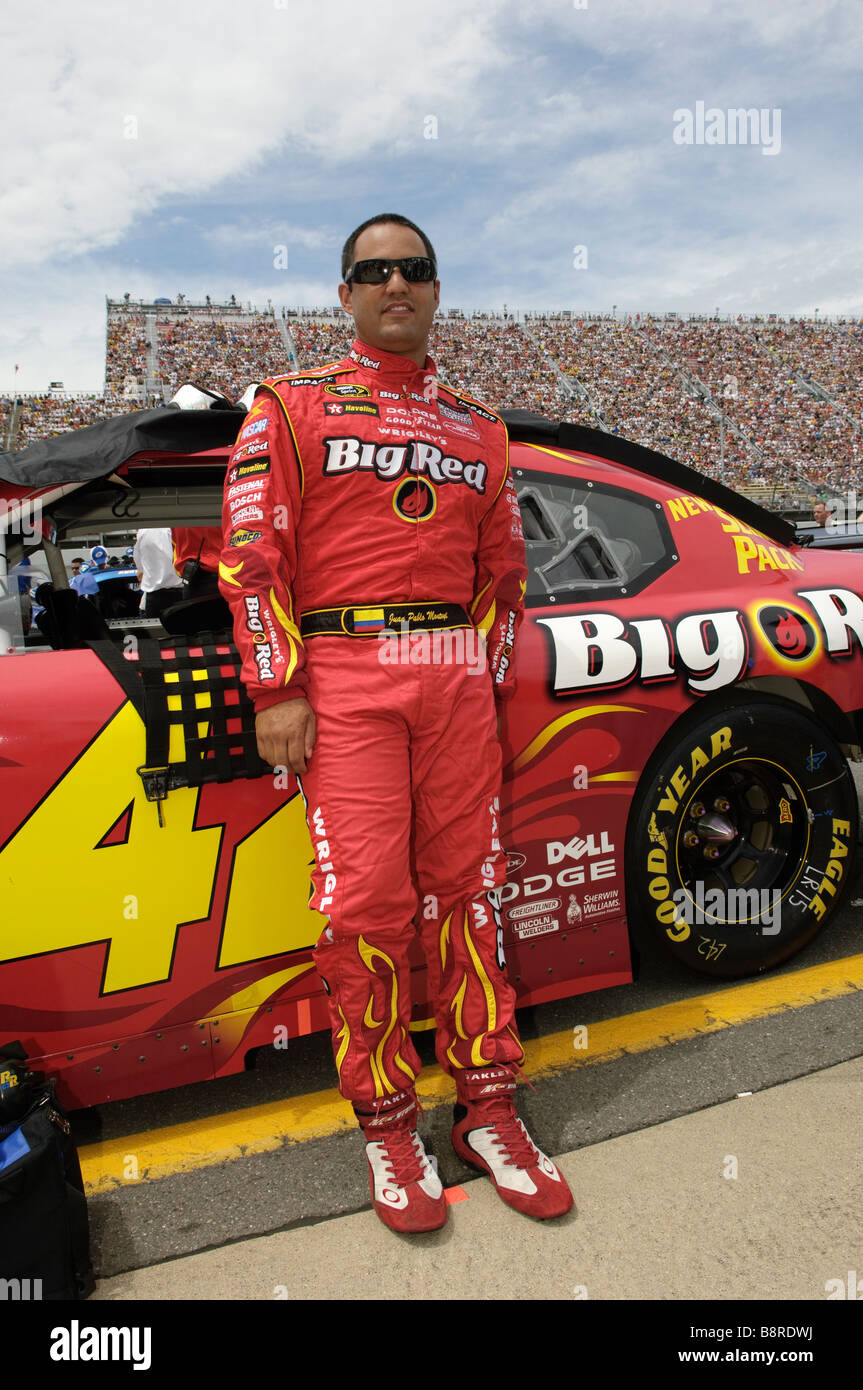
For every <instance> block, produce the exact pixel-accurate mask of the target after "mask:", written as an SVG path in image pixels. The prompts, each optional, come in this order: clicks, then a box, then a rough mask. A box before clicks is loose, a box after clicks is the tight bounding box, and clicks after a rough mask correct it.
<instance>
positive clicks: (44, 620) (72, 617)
mask: <svg viewBox="0 0 863 1390" xmlns="http://www.w3.org/2000/svg"><path fill="white" fill-rule="evenodd" d="M35 599H36V602H37V603H39V604H41V605H42V612H41V613H37V614H36V616H35V618H34V620H33V621H34V622H35V624H36V626H37V627H38V629H39V631H40V632H41V633H42V636H43V637H44V638H45V641H46V642H48V644H49V645H50V646H51V647H53V648H54V650H55V651H64V652H65V651H72V650H74V649H76V648H78V647H86V646H87V643H88V642H94V641H100V640H103V639H104V640H107V639H109V638H110V636H111V634H110V631H109V629H108V624H107V623H106V622H105V619H104V618H103V617H102V615H101V613H100V612H99V610H98V609H97V608H96V606H95V604H92V603H91V602H90V600H89V599H88V598H85V597H83V596H82V595H80V594H78V593H76V592H75V590H74V589H55V588H54V585H53V584H40V585H39V588H38V589H37V590H36V593H35Z"/></svg>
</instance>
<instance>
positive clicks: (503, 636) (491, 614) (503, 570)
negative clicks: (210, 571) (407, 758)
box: [219, 341, 527, 711]
mask: <svg viewBox="0 0 863 1390" xmlns="http://www.w3.org/2000/svg"><path fill="white" fill-rule="evenodd" d="M436 376H437V372H436V367H435V364H434V362H433V361H432V359H431V358H430V357H427V358H426V362H425V367H424V368H420V367H418V366H417V365H416V364H415V363H414V362H412V361H410V359H408V358H405V357H400V356H396V355H394V354H392V353H386V352H383V351H382V350H380V349H379V348H373V347H370V346H368V345H367V344H364V343H362V342H360V341H356V342H355V343H354V345H353V348H352V349H351V352H350V355H349V356H348V357H346V358H344V359H343V360H342V361H341V362H337V363H333V364H332V365H329V366H326V367H323V368H321V369H319V370H316V371H311V372H305V373H296V374H292V375H290V376H283V377H276V378H273V379H271V380H267V381H264V382H262V383H261V385H260V386H259V387H258V391H257V393H256V396H255V401H254V404H253V406H252V409H251V410H250V412H249V414H248V415H247V416H246V419H245V421H244V423H243V426H242V428H241V430H240V433H239V437H238V439H237V442H236V445H235V446H234V450H233V452H232V454H231V459H230V462H229V465H228V471H227V475H226V478H225V493H224V506H223V512H222V525H223V541H224V548H223V550H222V554H221V562H220V564H219V587H220V590H221V592H222V594H223V595H224V597H225V599H226V600H227V601H228V603H229V604H230V606H231V610H232V614H233V619H234V634H235V640H236V643H237V646H238V648H239V651H240V653H241V656H242V659H243V665H242V679H243V681H244V683H245V685H246V689H247V691H248V693H249V696H250V698H251V699H252V700H253V701H254V704H255V709H256V710H258V711H259V710H262V709H266V708H267V707H268V706H269V705H272V704H276V703H277V702H279V701H281V700H285V699H291V698H294V697H296V696H299V695H303V694H304V693H305V691H306V687H307V675H306V672H305V670H304V667H305V650H304V646H303V641H302V638H301V636H300V618H301V615H302V614H303V613H304V612H306V611H307V610H309V609H320V608H334V607H337V606H342V605H345V606H347V605H354V606H359V605H363V606H369V607H372V606H374V605H383V604H394V603H408V602H411V601H413V602H437V603H444V602H446V603H455V604H461V606H462V607H463V608H464V609H465V610H466V611H467V612H468V613H469V615H470V617H471V620H472V622H473V623H474V626H475V627H477V628H479V629H481V630H482V631H483V632H484V633H485V635H486V653H487V658H488V663H489V668H490V670H491V674H492V679H493V682H494V691H495V695H496V698H497V699H498V700H499V701H501V702H502V701H505V700H506V699H508V698H509V697H510V696H511V695H512V693H513V690H514V684H513V661H512V653H513V648H514V645H515V639H516V633H517V630H518V626H519V623H520V621H521V617H522V613H523V600H524V586H525V580H526V575H527V571H526V567H525V552H524V539H523V535H522V528H521V516H520V512H519V508H518V501H517V498H516V493H515V488H514V486H513V483H512V480H511V477H510V474H509V465H508V440H507V433H506V427H505V425H504V423H503V421H502V420H500V418H499V417H498V416H497V415H495V414H494V413H493V412H492V411H490V410H488V409H487V408H486V407H485V406H483V405H480V404H479V403H478V402H476V401H474V400H472V399H470V398H469V397H467V396H465V395H464V394H463V393H462V392H461V391H454V390H453V389H452V388H450V387H448V386H444V385H443V383H440V382H438V381H437V379H436ZM310 640H311V641H315V640H321V639H315V638H311V639H310ZM349 640H362V639H361V638H351V639H349Z"/></svg>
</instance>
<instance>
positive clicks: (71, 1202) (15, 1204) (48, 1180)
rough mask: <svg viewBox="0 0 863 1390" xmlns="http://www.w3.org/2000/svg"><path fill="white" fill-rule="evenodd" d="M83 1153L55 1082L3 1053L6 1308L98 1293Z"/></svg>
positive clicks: (0, 1273)
mask: <svg viewBox="0 0 863 1390" xmlns="http://www.w3.org/2000/svg"><path fill="white" fill-rule="evenodd" d="M95 1286H96V1284H95V1279H94V1277H93V1266H92V1262H91V1259H90V1227H89V1221H88V1218H87V1199H86V1197H85V1196H84V1183H83V1180H82V1178H81V1165H80V1162H79V1160H78V1151H77V1149H76V1147H75V1141H74V1139H73V1138H72V1133H71V1126H70V1124H69V1121H68V1118H67V1117H66V1115H65V1113H64V1112H63V1109H62V1107H61V1106H60V1105H59V1103H58V1101H57V1098H56V1096H55V1094H54V1082H53V1080H48V1081H46V1080H45V1077H44V1074H43V1073H41V1072H32V1071H29V1070H28V1069H27V1059H26V1054H25V1053H24V1050H23V1048H22V1047H21V1044H20V1043H6V1044H3V1045H0V1300H2V1299H5V1300H8V1299H32V1300H36V1299H78V1298H87V1297H89V1295H90V1294H91V1293H92V1292H93V1290H94V1288H95Z"/></svg>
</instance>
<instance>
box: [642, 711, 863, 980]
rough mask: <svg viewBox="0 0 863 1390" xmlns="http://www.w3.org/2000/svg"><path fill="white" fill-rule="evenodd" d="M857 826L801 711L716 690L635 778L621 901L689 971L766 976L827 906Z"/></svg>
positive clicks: (842, 770) (835, 764)
mask: <svg viewBox="0 0 863 1390" xmlns="http://www.w3.org/2000/svg"><path fill="white" fill-rule="evenodd" d="M857 817H858V809H857V792H856V788H855V786H854V780H853V778H852V776H851V771H850V768H849V767H848V763H847V761H846V759H845V757H844V755H843V753H842V750H841V749H840V748H839V746H838V744H837V743H836V741H835V740H834V739H833V738H832V737H831V735H830V734H828V733H827V731H826V730H825V729H824V727H823V726H822V725H821V724H819V723H818V722H817V720H816V719H815V718H814V717H813V716H812V715H810V714H809V713H807V712H806V711H805V710H802V709H800V708H798V707H797V706H795V705H790V704H786V703H784V702H782V701H779V700H775V699H771V698H768V697H764V696H758V695H756V694H752V693H748V692H747V693H743V692H741V693H739V694H736V695H732V694H729V695H728V696H727V697H726V698H725V700H724V701H723V704H722V705H721V706H716V707H714V708H712V709H711V710H710V711H709V712H707V713H705V714H704V715H703V717H701V718H700V719H695V720H693V721H692V722H689V723H687V724H685V725H684V726H683V727H681V728H680V729H679V730H675V731H674V732H673V735H672V739H671V741H670V742H669V741H666V742H665V743H663V745H662V747H661V748H660V750H659V752H658V753H657V754H656V756H655V757H654V758H653V759H652V760H651V763H650V764H649V765H648V768H647V770H646V771H645V774H644V777H643V778H642V780H641V783H640V785H639V790H638V792H637V794H636V800H635V804H634V807H633V812H632V817H631V821H630V827H631V828H630V832H629V835H628V839H627V863H628V866H629V868H628V880H629V900H630V903H631V904H632V905H633V907H634V909H635V912H636V913H637V914H638V917H639V918H640V920H641V921H642V922H643V923H644V924H645V926H646V927H647V928H648V930H651V931H652V932H653V933H658V935H659V937H660V939H661V941H662V943H663V945H664V946H665V947H666V949H667V950H668V951H670V953H671V954H672V955H673V956H675V958H676V959H677V960H680V961H682V962H683V964H685V965H687V966H689V967H690V968H691V969H692V970H696V971H699V972H700V973H702V974H707V975H713V976H716V977H720V978H721V977H724V978H734V977H737V976H742V975H752V974H758V973H760V972H761V971H764V970H770V969H772V967H774V966H776V965H779V964H781V962H782V961H786V960H788V959H789V958H790V957H791V956H793V955H795V954H796V953H797V952H798V951H800V950H802V949H803V947H804V946H806V945H807V944H808V942H810V941H811V940H812V938H813V937H814V936H815V935H816V934H817V933H818V932H819V931H820V930H821V928H822V927H823V926H825V924H826V923H827V922H828V921H829V919H830V917H831V916H832V914H833V913H834V912H835V911H836V909H837V907H838V906H839V903H840V901H841V898H842V895H843V893H844V891H845V889H846V888H847V885H848V881H849V879H850V877H851V872H850V871H851V866H852V863H853V858H854V851H855V848H856V845H857V828H858V820H857Z"/></svg>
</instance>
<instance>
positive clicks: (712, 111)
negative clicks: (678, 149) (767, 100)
mask: <svg viewBox="0 0 863 1390" xmlns="http://www.w3.org/2000/svg"><path fill="white" fill-rule="evenodd" d="M673 120H674V134H673V139H674V143H675V145H760V146H761V153H762V154H778V153H779V151H780V148H781V146H782V110H781V108H780V107H778V106H774V107H773V109H772V110H769V109H768V108H767V107H766V106H762V107H760V108H758V107H755V106H749V107H743V106H734V107H729V109H728V110H727V111H722V110H721V109H720V108H719V107H717V106H709V107H707V109H705V106H704V102H703V101H697V102H696V103H695V110H694V111H692V110H690V108H689V107H686V106H680V107H678V109H677V110H676V111H675V112H674V117H673Z"/></svg>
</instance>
